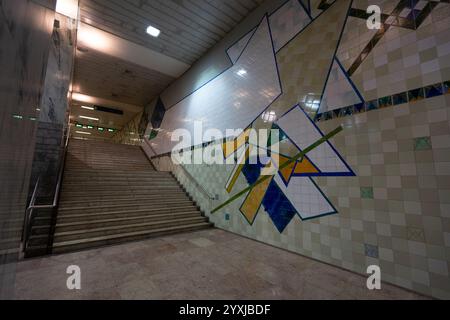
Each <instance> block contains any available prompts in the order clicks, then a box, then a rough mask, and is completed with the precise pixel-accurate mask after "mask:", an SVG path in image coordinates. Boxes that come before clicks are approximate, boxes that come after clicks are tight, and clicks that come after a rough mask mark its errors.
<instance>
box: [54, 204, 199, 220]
mask: <svg viewBox="0 0 450 320" xmlns="http://www.w3.org/2000/svg"><path fill="white" fill-rule="evenodd" d="M186 211H189V212H190V211H196V212H197V213H198V214H199V215H200V211H199V210H198V208H197V207H195V206H192V205H191V206H189V205H188V206H179V207H170V208H145V209H138V210H117V211H104V212H97V211H94V212H89V213H86V212H85V211H75V212H70V213H64V214H61V215H58V223H59V222H60V221H64V222H67V221H72V222H75V221H82V219H85V220H86V221H91V220H96V219H106V218H122V217H131V216H138V215H150V214H168V213H180V212H186Z"/></svg>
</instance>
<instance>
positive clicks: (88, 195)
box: [61, 187, 179, 201]
mask: <svg viewBox="0 0 450 320" xmlns="http://www.w3.org/2000/svg"><path fill="white" fill-rule="evenodd" d="M172 192H179V188H177V187H158V188H152V189H135V190H129V189H124V190H122V191H119V190H112V191H111V190H101V191H95V192H92V191H89V190H83V191H63V193H62V195H61V200H62V201H64V200H68V199H72V200H77V199H78V200H80V198H83V199H92V198H97V199H115V198H116V197H120V196H134V197H135V198H138V197H139V196H143V197H146V196H148V195H149V193H153V194H154V195H159V196H162V197H163V196H165V195H166V194H168V193H172Z"/></svg>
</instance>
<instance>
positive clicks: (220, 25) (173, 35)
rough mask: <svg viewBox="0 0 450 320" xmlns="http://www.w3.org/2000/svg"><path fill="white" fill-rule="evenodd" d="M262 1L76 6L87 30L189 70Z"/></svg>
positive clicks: (161, 0) (90, 2)
mask: <svg viewBox="0 0 450 320" xmlns="http://www.w3.org/2000/svg"><path fill="white" fill-rule="evenodd" d="M263 1H264V0H226V1H223V0H81V1H80V13H81V21H83V22H85V23H87V24H90V25H92V26H94V27H96V28H99V29H102V30H104V31H107V32H110V33H112V34H115V35H117V36H119V37H122V38H124V39H127V40H129V41H132V42H135V43H137V44H140V45H143V46H145V47H147V48H149V49H152V50H155V51H158V52H160V53H163V54H165V55H167V56H170V57H173V58H175V59H178V60H180V61H183V62H185V63H188V64H192V63H193V62H195V61H196V60H197V59H199V58H200V57H201V56H202V55H203V54H204V53H205V52H206V51H207V50H208V49H210V48H211V47H212V46H214V44H216V43H217V42H218V41H219V40H221V39H222V38H223V37H224V36H225V35H226V34H227V33H228V32H230V31H231V30H232V29H233V28H234V27H235V26H236V25H237V24H238V23H239V22H240V21H241V20H242V19H244V18H245V17H246V16H247V15H248V13H249V12H250V11H253V10H254V9H255V8H256V7H257V6H259V5H260V4H261V3H262V2H263ZM148 25H152V26H154V27H157V28H158V29H160V30H161V35H160V36H159V38H153V37H151V36H149V35H148V34H147V33H146V32H145V31H146V29H147V26H148Z"/></svg>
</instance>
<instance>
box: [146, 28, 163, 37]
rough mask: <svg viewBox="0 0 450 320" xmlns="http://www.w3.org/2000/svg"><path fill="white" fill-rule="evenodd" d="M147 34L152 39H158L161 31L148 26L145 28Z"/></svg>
mask: <svg viewBox="0 0 450 320" xmlns="http://www.w3.org/2000/svg"><path fill="white" fill-rule="evenodd" d="M147 33H148V34H149V35H151V36H152V37H155V38H157V37H159V34H160V33H161V30H159V29H157V28H155V27H153V26H148V27H147Z"/></svg>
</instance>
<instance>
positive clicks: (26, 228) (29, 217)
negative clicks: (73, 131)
mask: <svg viewBox="0 0 450 320" xmlns="http://www.w3.org/2000/svg"><path fill="white" fill-rule="evenodd" d="M65 138H66V139H65V142H64V149H63V154H62V159H61V164H60V166H59V170H58V180H57V183H56V188H55V195H54V197H53V203H52V204H48V205H36V198H37V191H38V187H39V182H40V180H41V177H42V176H39V178H38V179H37V181H36V185H35V186H34V190H33V194H32V196H31V200H30V204H29V205H28V207H27V209H26V211H25V220H24V224H23V231H22V252H25V251H26V249H27V248H28V242H29V239H30V233H31V222H32V221H33V218H34V216H33V214H34V210H38V209H55V208H57V207H58V203H59V195H60V191H61V184H62V178H63V173H64V167H65V162H66V154H67V148H68V146H69V138H70V131H69V129H68V131H67V133H66V137H65Z"/></svg>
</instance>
